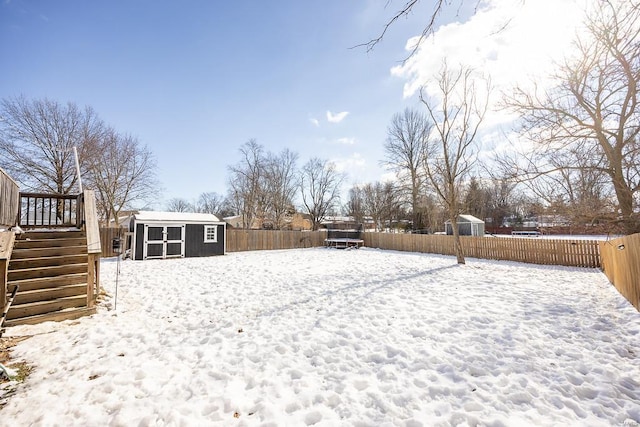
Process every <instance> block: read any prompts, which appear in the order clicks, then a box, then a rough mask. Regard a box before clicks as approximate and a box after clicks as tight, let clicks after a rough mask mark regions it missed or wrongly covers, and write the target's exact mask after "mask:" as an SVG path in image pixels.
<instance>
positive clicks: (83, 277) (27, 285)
mask: <svg viewBox="0 0 640 427" xmlns="http://www.w3.org/2000/svg"><path fill="white" fill-rule="evenodd" d="M80 283H87V272H86V271H84V272H82V273H73V274H63V275H60V276H53V277H38V278H35V279H23V280H12V281H10V282H8V283H7V289H8V291H9V292H10V291H11V290H12V289H13V287H14V286H15V285H18V286H20V288H19V292H22V291H32V290H36V289H47V288H56V287H60V286H66V285H78V284H80Z"/></svg>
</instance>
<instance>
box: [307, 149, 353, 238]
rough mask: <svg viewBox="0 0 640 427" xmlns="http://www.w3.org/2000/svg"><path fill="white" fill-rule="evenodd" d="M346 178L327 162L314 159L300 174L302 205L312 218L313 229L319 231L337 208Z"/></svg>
mask: <svg viewBox="0 0 640 427" xmlns="http://www.w3.org/2000/svg"><path fill="white" fill-rule="evenodd" d="M343 180H344V176H343V175H342V174H341V173H339V172H338V171H337V170H336V167H335V165H334V164H333V163H330V162H328V161H327V160H320V159H319V158H317V157H314V158H312V159H311V160H309V161H308V162H307V163H305V164H304V166H303V167H302V170H301V172H300V189H301V193H302V203H303V205H304V208H305V209H306V211H307V213H308V214H309V216H310V217H311V221H312V224H313V225H312V227H313V229H314V230H317V229H318V226H319V225H320V222H321V221H322V220H323V219H324V217H325V216H326V215H327V214H328V213H329V212H330V211H331V209H333V208H334V207H335V205H336V204H337V203H338V202H339V199H340V186H341V185H342V181H343Z"/></svg>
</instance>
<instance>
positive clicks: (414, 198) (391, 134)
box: [383, 108, 433, 230]
mask: <svg viewBox="0 0 640 427" xmlns="http://www.w3.org/2000/svg"><path fill="white" fill-rule="evenodd" d="M432 127H433V124H432V123H431V122H430V121H429V119H428V118H427V117H426V116H425V115H424V114H422V113H420V112H419V111H416V110H412V109H409V108H407V109H405V110H404V111H403V112H402V113H398V114H396V115H394V116H393V119H392V120H391V125H389V127H388V128H387V140H386V142H385V145H384V150H385V154H386V160H385V161H383V164H384V165H386V166H388V167H390V168H391V169H392V170H394V171H395V172H396V176H397V178H398V180H399V182H401V183H402V185H401V186H400V189H401V191H403V192H404V193H407V194H408V195H409V197H410V200H411V201H410V203H411V210H412V219H413V229H414V230H419V229H423V228H424V227H425V222H424V218H423V216H424V215H423V214H424V209H425V206H424V197H423V193H424V192H425V191H426V189H425V182H426V177H425V175H424V162H425V161H426V155H427V147H428V139H429V134H430V133H431V129H432Z"/></svg>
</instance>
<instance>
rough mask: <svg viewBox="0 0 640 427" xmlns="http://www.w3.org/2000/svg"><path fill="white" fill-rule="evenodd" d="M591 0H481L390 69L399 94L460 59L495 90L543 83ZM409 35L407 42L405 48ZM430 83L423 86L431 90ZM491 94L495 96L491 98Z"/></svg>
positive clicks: (564, 51) (568, 44) (566, 51)
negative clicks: (398, 84)
mask: <svg viewBox="0 0 640 427" xmlns="http://www.w3.org/2000/svg"><path fill="white" fill-rule="evenodd" d="M594 1H597V0H536V1H526V2H514V1H513V0H487V1H486V2H484V3H483V4H484V7H482V8H481V9H480V10H478V12H477V13H476V14H475V15H474V16H472V17H471V18H470V19H469V20H468V21H466V22H463V23H460V22H455V23H451V24H447V25H443V26H441V27H439V28H438V29H437V31H435V33H434V34H433V35H431V36H430V37H429V38H427V39H426V40H424V41H423V44H422V45H421V47H420V49H419V50H418V52H416V54H415V55H414V56H413V57H411V58H410V59H409V60H408V61H407V62H406V63H404V64H403V65H398V66H396V67H393V68H392V69H391V74H392V75H394V76H398V77H401V78H403V79H405V80H406V83H405V86H404V96H405V97H410V96H412V95H414V94H415V93H416V92H417V91H418V90H419V89H420V87H422V86H423V85H425V83H426V82H428V81H430V80H431V81H433V76H434V75H435V74H436V73H437V72H438V70H439V69H440V68H441V66H442V64H443V61H444V59H445V58H446V60H447V63H448V64H449V65H450V66H458V65H460V64H464V65H467V66H471V67H473V68H475V69H477V70H478V71H479V72H480V73H483V74H485V75H489V76H490V77H491V81H492V84H493V86H494V88H495V89H496V92H498V91H499V90H508V89H509V88H511V87H513V86H515V85H516V84H517V85H520V86H525V87H526V86H528V85H529V84H530V83H531V82H532V81H533V80H534V79H535V81H536V83H537V84H538V86H546V85H548V84H549V80H547V79H546V78H545V77H546V76H548V75H549V73H550V72H551V70H552V69H553V66H554V63H556V62H557V61H559V60H561V59H562V58H563V57H566V56H567V54H569V53H570V52H571V43H572V41H573V39H574V36H575V34H576V31H579V30H580V28H581V23H582V19H583V17H584V11H585V9H586V8H587V5H588V4H589V3H592V2H594ZM414 43H415V38H413V39H410V40H409V41H407V48H410V47H411V46H413V45H414ZM432 89H433V86H430V85H426V86H425V90H426V91H427V92H428V93H433V92H432ZM495 98H496V99H497V98H498V97H495Z"/></svg>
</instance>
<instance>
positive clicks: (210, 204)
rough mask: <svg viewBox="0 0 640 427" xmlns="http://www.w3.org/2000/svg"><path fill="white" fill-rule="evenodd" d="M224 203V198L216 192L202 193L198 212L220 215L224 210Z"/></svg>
mask: <svg viewBox="0 0 640 427" xmlns="http://www.w3.org/2000/svg"><path fill="white" fill-rule="evenodd" d="M224 201H225V200H224V197H222V196H221V195H220V194H218V193H216V192H214V191H212V192H207V193H202V194H200V197H199V198H198V206H197V211H198V212H200V213H210V214H214V215H219V214H220V212H221V211H222V210H223V205H224Z"/></svg>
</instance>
